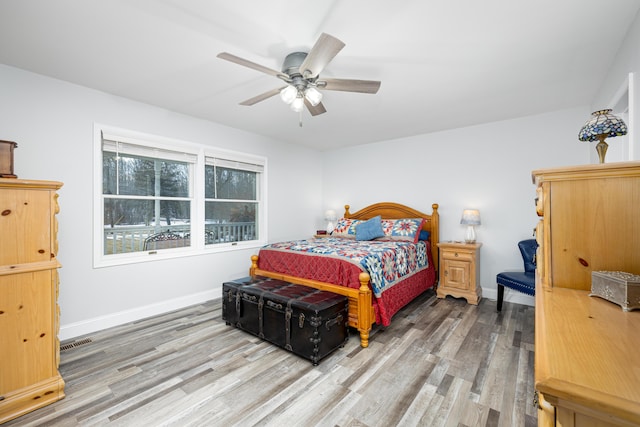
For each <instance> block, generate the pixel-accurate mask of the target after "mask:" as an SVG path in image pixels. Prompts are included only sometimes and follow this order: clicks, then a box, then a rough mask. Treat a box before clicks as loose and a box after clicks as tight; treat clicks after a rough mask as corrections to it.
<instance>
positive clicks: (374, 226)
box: [356, 215, 384, 240]
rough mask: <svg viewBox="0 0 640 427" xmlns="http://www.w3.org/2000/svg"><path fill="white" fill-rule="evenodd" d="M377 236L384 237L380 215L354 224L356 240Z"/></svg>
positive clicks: (371, 238)
mask: <svg viewBox="0 0 640 427" xmlns="http://www.w3.org/2000/svg"><path fill="white" fill-rule="evenodd" d="M378 237H384V231H382V217H381V216H380V215H378V216H374V217H373V218H371V219H368V220H366V221H364V222H361V223H360V224H358V225H356V240H373V239H376V238H378Z"/></svg>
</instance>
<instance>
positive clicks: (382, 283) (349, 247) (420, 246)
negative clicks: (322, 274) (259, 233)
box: [261, 237, 429, 298]
mask: <svg viewBox="0 0 640 427" xmlns="http://www.w3.org/2000/svg"><path fill="white" fill-rule="evenodd" d="M263 249H264V250H266V251H276V252H280V251H281V252H291V251H293V252H295V253H296V254H300V255H309V256H314V257H326V258H337V259H341V260H343V261H347V262H349V263H351V264H354V265H356V266H358V267H359V268H360V269H362V271H366V272H367V273H369V275H370V276H371V289H372V291H373V294H374V295H375V296H376V297H378V298H380V297H381V295H382V293H383V292H384V291H385V290H387V289H389V288H391V287H393V286H394V285H395V284H396V283H398V282H399V281H401V280H403V279H405V278H408V277H410V276H412V275H413V274H415V273H417V272H419V271H421V270H424V269H426V268H428V267H429V261H428V259H429V258H428V255H427V244H426V243H425V242H423V241H419V242H418V243H411V242H398V241H380V240H371V241H357V240H355V239H347V238H334V237H327V238H320V239H309V240H295V241H289V242H278V243H273V244H270V245H267V246H265V247H264V248H263ZM261 258H262V256H261ZM328 265H330V264H328Z"/></svg>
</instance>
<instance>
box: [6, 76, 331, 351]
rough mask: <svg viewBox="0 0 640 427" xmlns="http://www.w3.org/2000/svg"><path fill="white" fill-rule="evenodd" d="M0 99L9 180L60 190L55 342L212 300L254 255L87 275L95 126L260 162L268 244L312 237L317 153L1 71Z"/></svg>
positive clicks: (94, 271)
mask: <svg viewBox="0 0 640 427" xmlns="http://www.w3.org/2000/svg"><path fill="white" fill-rule="evenodd" d="M0 93H1V94H2V102H1V103H0V139H3V140H9V141H15V142H17V143H18V148H17V149H16V151H15V173H16V174H17V175H18V176H19V177H20V178H24V179H43V180H55V181H62V182H63V183H64V187H63V188H62V189H61V190H60V192H59V194H60V198H59V202H60V208H61V211H60V213H59V215H58V222H59V238H58V240H59V246H60V249H59V254H58V259H59V260H60V262H61V263H62V265H63V267H62V268H61V269H60V282H61V283H60V297H59V304H60V309H61V331H60V338H61V339H66V338H69V337H74V336H78V335H81V334H85V333H89V332H93V331H95V330H99V329H102V328H105V327H109V326H112V325H115V324H119V323H123V322H126V321H130V320H134V319H138V318H141V317H145V316H149V315H152V314H156V313H160V312H164V311H168V310H172V309H175V308H178V307H181V306H184V305H188V304H193V303H197V302H200V301H204V300H208V299H211V298H215V297H218V296H219V295H220V293H221V287H222V282H223V281H224V280H228V279H232V278H237V277H242V276H246V275H247V273H248V269H249V266H250V259H249V258H250V255H251V254H252V253H253V252H255V251H254V250H238V251H234V252H228V253H224V254H209V255H201V256H193V257H185V258H180V259H174V260H169V261H162V262H147V263H142V264H135V265H126V266H118V267H109V268H99V269H94V268H92V253H91V250H92V247H93V245H92V228H93V227H94V224H93V217H92V203H93V202H92V201H93V197H94V195H93V194H92V171H93V164H92V156H93V151H92V144H93V124H94V122H97V123H101V124H107V125H111V126H115V127H120V128H125V129H130V130H134V131H137V132H144V133H149V134H155V135H160V136H163V137H167V138H174V139H178V140H184V141H189V142H193V143H199V144H210V145H213V146H217V147H222V148H226V149H232V150H236V151H240V152H247V153H252V154H257V155H263V156H266V157H267V159H268V160H267V161H268V189H267V194H268V215H269V219H270V220H269V229H268V237H269V240H271V241H273V240H282V239H291V238H298V237H300V236H307V235H310V234H311V233H313V230H315V226H316V224H315V223H316V221H317V216H318V213H319V212H322V209H323V207H322V204H321V198H320V197H319V196H318V195H319V194H320V193H321V187H322V181H321V173H322V172H321V165H319V164H318V162H317V156H318V153H317V152H316V151H314V150H310V149H305V148H301V147H297V146H292V145H289V144H283V143H279V142H278V141H274V140H270V139H267V138H264V137H261V136H258V135H253V134H250V133H246V132H242V131H238V130H235V129H231V128H228V127H224V126H221V125H217V124H214V123H211V122H208V121H204V120H199V119H195V118H192V117H187V116H184V115H179V114H176V113H173V112H170V111H166V110H163V109H159V108H155V107H151V106H149V105H145V104H141V103H137V102H134V101H131V100H127V99H123V98H119V97H116V96H112V95H108V94H105V93H101V92H98V91H94V90H90V89H86V88H83V87H80V86H76V85H72V84H69V83H65V82H62V81H58V80H54V79H50V78H46V77H43V76H39V75H36V74H32V73H28V72H25V71H22V70H18V69H16V68H12V67H7V66H3V65H0ZM294 176H295V179H291V178H292V177H294ZM293 194H296V195H297V196H296V198H297V199H298V200H299V202H297V203H294V202H293V197H292V195H293ZM294 211H295V215H293V214H292V213H293V212H294Z"/></svg>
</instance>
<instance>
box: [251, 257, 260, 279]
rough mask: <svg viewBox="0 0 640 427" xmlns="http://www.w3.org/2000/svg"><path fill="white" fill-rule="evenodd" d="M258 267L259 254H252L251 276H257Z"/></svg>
mask: <svg viewBox="0 0 640 427" xmlns="http://www.w3.org/2000/svg"><path fill="white" fill-rule="evenodd" d="M256 268H258V255H251V268H249V276H251V277H255V275H256Z"/></svg>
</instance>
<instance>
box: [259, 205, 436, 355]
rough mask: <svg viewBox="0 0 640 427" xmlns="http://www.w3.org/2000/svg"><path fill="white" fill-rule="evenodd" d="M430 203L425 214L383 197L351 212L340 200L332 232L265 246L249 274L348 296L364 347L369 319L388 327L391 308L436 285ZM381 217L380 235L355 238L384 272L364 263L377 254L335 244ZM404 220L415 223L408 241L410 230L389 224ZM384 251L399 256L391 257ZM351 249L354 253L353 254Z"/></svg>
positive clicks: (351, 319)
mask: <svg viewBox="0 0 640 427" xmlns="http://www.w3.org/2000/svg"><path fill="white" fill-rule="evenodd" d="M431 207H432V213H431V214H426V213H423V212H420V211H418V210H415V209H413V208H410V207H408V206H405V205H402V204H399V203H392V202H382V203H376V204H373V205H370V206H368V207H365V208H363V209H360V210H359V211H357V212H354V213H351V212H350V211H349V209H350V206H349V205H345V212H344V215H343V217H342V218H341V219H340V220H339V221H338V224H337V226H336V230H335V231H334V233H332V235H327V236H323V237H320V238H312V239H306V240H297V241H291V242H277V243H274V244H271V245H267V246H265V247H263V248H261V249H260V252H259V253H258V255H253V256H252V257H251V268H250V275H251V276H266V277H272V278H276V279H280V280H285V281H287V282H291V283H297V284H301V285H306V286H311V287H314V288H317V289H321V290H327V291H330V292H335V293H337V294H340V295H345V296H347V297H348V299H349V326H351V327H353V328H355V329H357V330H358V332H359V333H360V345H361V346H362V347H368V346H369V333H370V331H371V328H372V325H373V324H374V323H378V324H382V325H383V326H387V325H388V324H389V323H390V321H391V318H392V317H393V315H394V314H395V313H397V312H398V311H399V310H400V309H401V308H402V307H404V306H405V305H407V304H408V303H409V302H410V301H412V300H413V299H415V298H416V297H417V296H418V295H420V294H422V293H423V292H424V291H426V290H427V289H430V288H432V287H433V286H434V285H435V284H436V280H437V277H438V275H437V271H438V252H437V251H438V246H437V243H438V239H439V216H438V204H436V203H434V204H433V205H432V206H431ZM380 219H382V221H381V222H382V226H383V228H384V233H385V236H383V237H380V238H375V239H371V240H366V241H363V242H359V243H363V244H364V246H366V247H368V248H372V251H373V252H379V253H380V255H379V256H380V257H381V258H380V262H382V263H385V267H386V268H387V269H386V270H385V271H386V273H384V274H381V273H380V272H379V271H376V270H371V269H369V268H368V267H367V265H368V264H372V265H373V264H376V263H379V261H375V259H376V258H375V257H376V256H378V255H374V254H373V252H372V253H371V254H369V253H360V248H359V247H358V249H357V250H356V249H352V248H351V247H350V246H348V247H346V249H341V248H342V246H340V245H351V242H356V241H357V240H358V241H359V240H360V237H358V239H356V238H355V234H354V233H353V232H354V230H355V229H356V228H355V227H356V225H358V226H359V225H360V224H362V223H364V222H365V221H367V220H369V221H367V224H366V226H367V228H369V227H368V226H369V225H371V224H372V223H374V225H375V226H377V223H378V222H379V221H380ZM406 224H409V225H410V226H411V225H412V224H417V225H416V227H418V229H419V230H418V232H417V234H415V240H413V241H412V240H411V239H412V238H413V235H412V234H411V233H413V230H411V233H407V234H406V235H400V233H396V231H393V232H391V229H390V228H389V227H391V226H393V227H395V228H394V230H396V229H397V228H398V226H400V225H402V226H404V225H406ZM364 227H365V226H362V228H358V230H363V229H364ZM409 228H410V227H409ZM409 228H407V230H409ZM350 234H353V235H352V236H350ZM374 234H375V233H374ZM361 235H363V234H361ZM382 248H385V249H382ZM316 251H317V252H316ZM384 251H386V252H384ZM388 251H391V253H393V254H396V255H394V256H398V257H400V259H399V260H398V259H396V260H391V259H390V256H389V252H388ZM337 252H347V253H348V254H347V255H348V256H351V258H350V259H348V257H347V258H345V257H342V256H338V254H337ZM353 252H358V253H357V254H355V255H353ZM363 260H365V261H366V262H362V261H363ZM372 260H373V261H372ZM408 261H410V262H408ZM391 263H396V264H394V265H397V266H398V268H397V271H391V270H392V269H391V267H390V265H391ZM413 264H419V265H418V267H417V268H416V269H414V270H412V271H406V266H407V265H411V266H412V265H413ZM363 265H364V266H363ZM370 273H371V274H370ZM372 275H373V279H372ZM385 278H386V279H388V280H385Z"/></svg>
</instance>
